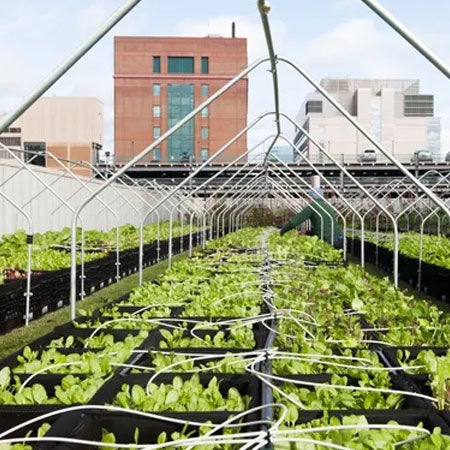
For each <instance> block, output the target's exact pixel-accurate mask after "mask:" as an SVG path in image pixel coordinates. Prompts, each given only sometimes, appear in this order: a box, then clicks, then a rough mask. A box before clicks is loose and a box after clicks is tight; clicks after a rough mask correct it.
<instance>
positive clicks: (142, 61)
mask: <svg viewBox="0 0 450 450" xmlns="http://www.w3.org/2000/svg"><path fill="white" fill-rule="evenodd" d="M246 66H247V40H246V39H242V38H223V37H215V36H208V37H204V38H190V37H189V38H188V37H115V40H114V145H115V158H116V162H118V163H120V162H125V161H128V160H129V159H131V158H132V157H133V156H135V155H137V154H138V153H139V152H140V151H142V150H143V149H144V148H145V147H147V146H148V145H150V144H151V143H152V142H154V140H155V139H157V138H158V137H159V136H161V134H163V133H164V132H166V131H167V130H168V129H170V128H171V127H172V126H173V125H175V124H176V123H177V122H178V121H179V120H180V119H182V118H183V117H184V116H186V114H188V113H189V112H190V111H192V110H193V109H194V108H195V107H196V106H198V105H199V104H201V103H202V102H204V101H205V100H206V99H207V98H208V97H210V96H211V95H212V94H213V93H214V92H216V91H217V90H218V89H219V88H221V87H222V86H223V85H224V84H226V83H227V82H228V81H229V80H230V79H232V78H233V77H234V76H235V75H236V74H237V73H239V72H240V71H242V70H243V69H244V68H245V67H246ZM247 97H248V80H247V79H243V80H241V81H239V83H238V84H237V85H236V86H234V87H233V88H231V89H230V90H229V91H228V92H227V93H226V94H225V95H223V96H222V97H220V98H219V99H218V100H216V101H215V102H214V103H213V104H211V105H210V107H209V108H206V109H204V110H203V111H202V112H201V114H198V115H197V116H196V117H195V118H194V119H193V120H191V121H189V122H188V123H187V124H185V125H184V126H183V127H182V128H181V129H179V130H178V131H177V132H176V133H175V134H174V135H173V136H171V137H170V138H169V139H168V140H166V141H165V142H164V143H163V144H162V145H161V146H160V147H159V148H157V149H156V150H155V151H154V152H153V154H152V155H149V157H148V158H147V159H146V160H145V161H146V162H150V161H154V162H159V161H161V162H185V161H187V160H189V159H190V156H191V155H193V156H194V157H195V160H196V161H201V160H205V159H207V158H208V156H210V155H212V154H213V153H214V152H216V151H217V150H218V149H219V148H220V147H221V146H223V145H224V144H225V143H226V142H227V141H228V140H230V139H231V138H232V137H234V136H235V135H236V134H237V133H238V132H239V131H241V130H242V129H243V128H244V127H245V126H246V124H247V108H248V106H247ZM246 148H247V142H246V136H243V137H241V138H240V139H239V140H238V141H236V142H235V143H234V144H233V145H232V146H230V148H229V149H227V150H226V152H225V153H224V154H223V155H224V156H223V158H222V160H223V159H228V160H229V159H231V158H233V157H236V156H237V155H239V154H242V153H243V152H245V150H246Z"/></svg>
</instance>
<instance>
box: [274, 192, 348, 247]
mask: <svg viewBox="0 0 450 450" xmlns="http://www.w3.org/2000/svg"><path fill="white" fill-rule="evenodd" d="M308 195H309V197H310V198H311V199H312V201H311V202H310V204H309V205H308V206H306V207H305V208H303V209H302V210H301V211H300V212H299V213H297V214H296V215H295V216H294V217H293V218H292V219H291V220H290V221H289V222H288V223H286V224H285V225H284V226H283V228H281V230H280V235H281V236H283V234H284V233H286V232H288V231H290V230H292V229H293V228H296V227H298V226H299V225H300V224H302V223H303V222H305V221H306V220H308V219H309V220H310V221H311V231H310V233H308V234H311V235H313V236H317V237H319V238H320V237H322V229H323V239H324V240H325V241H326V242H328V243H330V244H331V243H332V244H333V245H334V246H335V247H336V248H342V245H343V236H342V230H341V227H340V226H339V224H338V221H337V219H336V212H335V210H334V209H333V207H332V206H331V205H330V204H329V203H328V202H326V201H325V200H324V199H323V191H322V189H321V188H320V187H318V188H315V189H312V190H310V191H309V192H308ZM331 224H333V232H332V231H331V228H332V226H331ZM322 227H323V228H322ZM332 233H333V242H331V234H332Z"/></svg>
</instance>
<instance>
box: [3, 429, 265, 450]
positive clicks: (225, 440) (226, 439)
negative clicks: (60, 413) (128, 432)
mask: <svg viewBox="0 0 450 450" xmlns="http://www.w3.org/2000/svg"><path fill="white" fill-rule="evenodd" d="M255 434H257V436H256V437H253V436H254V435H255ZM261 434H263V433H262V432H255V431H254V432H248V433H240V435H232V434H231V435H223V437H220V436H213V437H211V439H206V438H204V437H203V436H200V437H195V438H187V439H180V440H175V441H168V442H165V443H164V444H124V443H112V442H102V441H94V440H87V439H77V438H68V437H61V436H41V437H32V436H28V437H27V436H24V437H19V438H9V439H1V440H0V444H2V443H4V444H13V443H22V442H43V441H44V442H58V443H61V442H65V443H68V444H79V445H86V446H87V445H89V446H95V447H96V448H98V447H102V448H103V447H109V448H130V449H140V450H153V449H163V448H166V447H171V448H172V447H173V446H174V445H177V446H181V447H185V446H186V447H188V448H192V446H193V445H216V444H217V445H227V444H229V445H232V444H246V443H248V439H249V438H251V437H253V439H254V440H255V439H257V438H259V437H260V435H261Z"/></svg>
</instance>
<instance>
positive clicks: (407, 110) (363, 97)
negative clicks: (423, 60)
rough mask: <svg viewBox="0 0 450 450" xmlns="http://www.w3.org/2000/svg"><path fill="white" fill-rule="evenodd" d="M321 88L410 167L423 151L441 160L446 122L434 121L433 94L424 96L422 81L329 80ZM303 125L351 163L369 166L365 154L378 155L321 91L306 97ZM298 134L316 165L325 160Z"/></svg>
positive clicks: (298, 142) (299, 142) (301, 117)
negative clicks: (359, 162)
mask: <svg viewBox="0 0 450 450" xmlns="http://www.w3.org/2000/svg"><path fill="white" fill-rule="evenodd" d="M320 84H321V86H322V87H323V88H324V89H325V90H326V91H327V92H328V93H330V94H331V95H332V96H333V97H334V98H335V99H336V100H337V101H338V102H339V103H340V105H342V106H343V108H344V109H345V110H346V111H347V112H348V113H349V114H350V115H351V116H352V117H354V119H355V120H357V121H358V122H359V123H360V124H361V125H362V126H363V127H364V128H365V129H366V130H367V131H369V133H370V134H371V135H372V136H373V137H374V138H375V139H376V140H377V142H379V143H380V144H381V145H382V146H383V147H384V148H385V149H386V150H388V151H389V152H391V153H392V154H394V155H395V156H396V157H397V158H398V159H399V160H400V161H402V162H409V161H410V160H411V157H412V155H413V153H414V152H415V151H417V150H430V151H431V152H432V154H433V155H434V159H438V158H439V157H440V151H441V123H440V118H438V117H434V97H433V95H428V94H421V93H420V91H419V80H381V79H339V78H328V79H323V80H321V82H320ZM297 123H298V124H299V125H301V126H302V127H303V128H304V129H305V130H306V131H307V132H308V133H310V134H311V136H312V137H313V138H315V139H316V140H317V141H319V143H320V144H321V145H322V146H323V147H324V148H325V150H326V151H327V152H329V153H330V154H332V155H333V156H335V157H338V158H342V157H343V158H344V160H345V161H355V160H360V161H364V160H365V156H364V155H365V154H367V153H368V152H371V151H372V150H373V147H374V146H373V145H372V144H371V143H370V142H368V140H367V139H366V138H365V137H364V136H363V135H362V134H361V133H359V132H358V131H357V130H356V128H355V127H354V126H353V125H352V124H351V123H350V122H349V121H348V120H347V119H346V118H345V117H343V116H342V115H341V114H340V113H339V111H337V110H336V109H335V108H334V107H333V106H332V105H330V104H329V102H327V100H326V99H324V98H323V96H322V95H321V94H320V93H319V92H317V91H316V92H314V93H311V94H309V95H308V96H307V97H306V99H305V102H304V103H303V105H302V108H301V110H300V112H299V114H298V116H297ZM296 131H297V134H296V137H295V143H296V145H297V146H298V148H299V149H300V150H301V151H302V152H306V155H309V157H310V158H311V159H312V160H313V161H322V160H323V161H325V160H326V158H324V157H322V155H321V154H320V152H319V150H318V149H317V147H316V146H315V145H314V144H313V143H312V142H311V141H309V140H308V139H307V138H306V136H305V134H304V133H303V132H302V131H301V130H296ZM342 155H343V156H342ZM375 155H376V156H375V157H376V159H377V161H380V160H383V157H382V155H380V154H379V152H378V151H376V152H375ZM296 159H298V158H297V157H296ZM368 159H371V158H368Z"/></svg>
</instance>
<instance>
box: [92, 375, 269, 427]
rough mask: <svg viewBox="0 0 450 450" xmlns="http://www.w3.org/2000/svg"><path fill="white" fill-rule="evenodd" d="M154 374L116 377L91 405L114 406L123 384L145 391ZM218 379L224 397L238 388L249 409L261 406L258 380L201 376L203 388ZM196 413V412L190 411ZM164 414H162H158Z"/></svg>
mask: <svg viewBox="0 0 450 450" xmlns="http://www.w3.org/2000/svg"><path fill="white" fill-rule="evenodd" d="M152 375H153V374H127V375H115V376H114V377H113V378H111V379H110V380H109V381H108V382H107V383H105V384H104V385H103V388H102V389H101V390H99V391H98V392H97V394H96V395H95V396H94V397H93V398H92V399H91V404H97V405H98V404H101V405H104V404H113V401H114V398H115V397H116V395H117V394H118V393H119V392H120V391H121V386H122V384H124V383H126V384H129V385H130V386H133V385H135V384H138V385H140V386H142V387H143V388H144V389H145V386H146V385H147V383H148V381H149V380H150V378H151V377H152ZM192 376H193V374H189V373H164V374H161V375H158V376H157V377H156V378H155V379H154V381H153V383H155V384H162V383H164V384H170V383H172V380H173V379H174V378H175V377H180V378H181V379H183V380H189V379H190V378H191V377H192ZM213 377H216V378H217V379H218V381H219V390H220V392H221V393H222V395H226V394H227V392H228V390H229V389H230V388H231V387H234V388H236V389H237V390H238V391H239V393H240V394H241V395H249V396H250V397H251V401H250V404H249V409H251V408H253V407H255V406H258V405H260V404H261V383H260V381H259V380H258V379H257V378H256V377H253V376H251V375H249V374H243V375H235V374H222V373H215V374H200V375H199V380H200V383H201V384H202V385H203V386H207V385H208V383H209V382H210V380H211V379H212V378H213ZM189 412H196V411H189ZM238 412H239V411H234V412H233V411H228V414H230V413H234V414H236V413H238ZM159 413H162V412H158V414H159ZM164 414H165V415H170V416H173V417H178V418H180V417H182V416H184V415H185V414H186V413H183V412H164ZM198 414H203V415H204V419H203V420H210V418H209V415H210V412H198Z"/></svg>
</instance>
